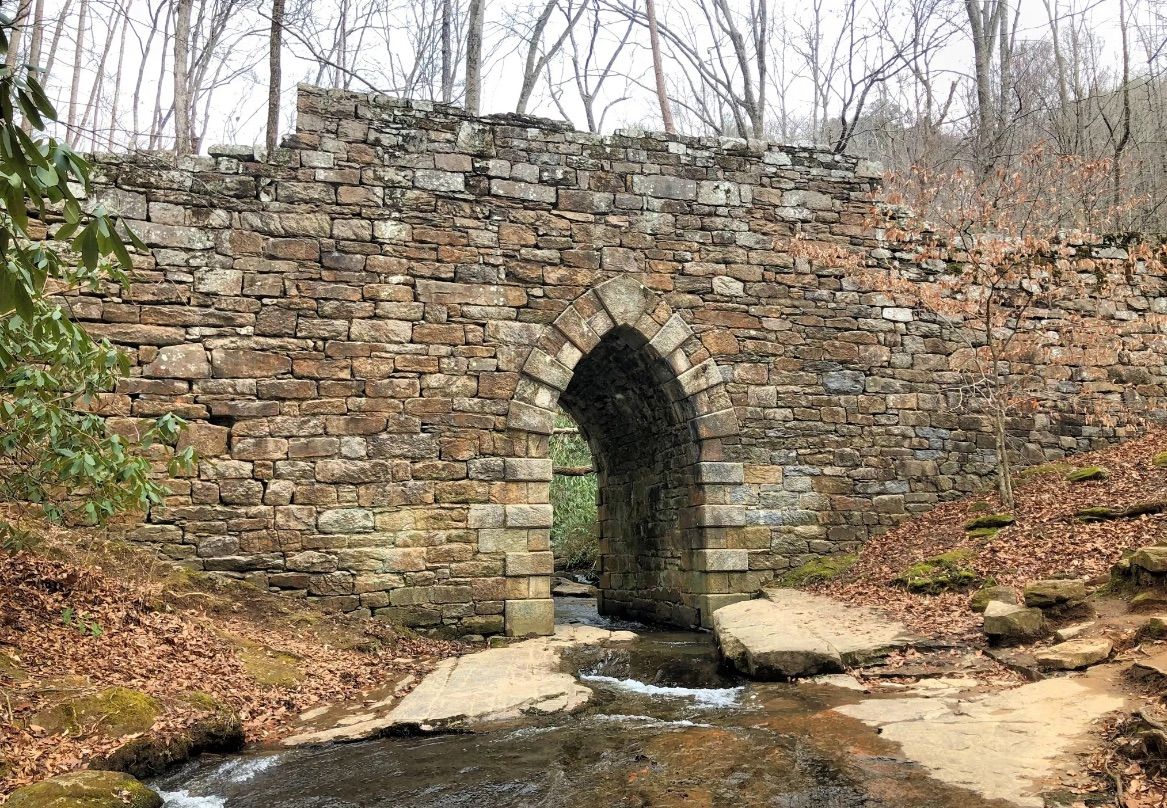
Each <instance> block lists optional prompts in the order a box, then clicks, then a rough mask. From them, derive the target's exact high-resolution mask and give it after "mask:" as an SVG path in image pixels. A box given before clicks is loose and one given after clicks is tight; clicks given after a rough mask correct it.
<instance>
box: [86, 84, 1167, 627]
mask: <svg viewBox="0 0 1167 808" xmlns="http://www.w3.org/2000/svg"><path fill="white" fill-rule="evenodd" d="M285 146H286V148H285V149H283V150H281V152H280V154H279V155H277V159H275V160H273V161H271V162H264V161H261V160H259V159H257V157H256V155H255V154H254V153H253V152H252V150H250V149H246V148H241V149H237V148H221V149H212V151H211V156H210V157H198V158H188V159H185V160H183V161H182V162H181V163H180V165H179V166H178V167H174V166H173V164H170V165H166V164H163V163H161V162H159V161H158V160H152V159H151V158H149V157H144V156H137V157H133V158H128V157H120V158H108V159H105V160H103V161H102V164H101V166H100V170H99V172H98V174H99V178H98V182H99V186H100V187H99V189H98V191H97V196H98V197H99V198H100V199H101V201H103V202H104V203H105V204H106V205H107V206H108V207H109V208H112V209H113V210H115V211H117V212H120V213H122V214H123V215H125V216H126V217H128V218H129V219H130V220H131V222H130V223H131V225H132V226H133V227H134V228H135V230H136V231H137V232H138V233H139V234H140V235H141V236H142V238H143V239H144V241H145V242H146V243H147V245H148V246H149V248H150V251H149V255H146V256H142V257H141V261H140V270H141V271H140V273H139V275H140V277H139V279H138V280H137V281H136V282H135V283H134V284H133V285H132V286H131V287H130V289H129V290H128V291H127V292H124V293H123V292H120V291H118V290H115V289H109V290H104V292H103V294H101V295H95V296H88V297H83V298H80V299H79V300H78V302H77V305H76V312H77V315H78V316H79V317H80V318H81V319H83V320H85V321H87V324H88V327H89V328H90V329H91V330H92V332H93V333H94V334H96V335H98V336H103V337H108V338H110V339H111V340H113V341H115V342H118V343H120V344H123V345H125V346H127V348H128V349H129V350H130V351H131V353H132V355H133V357H134V360H135V371H134V375H133V378H131V379H128V380H127V381H126V382H125V383H124V384H122V385H121V387H120V388H119V390H118V391H117V393H116V394H115V395H112V396H110V397H109V400H108V401H107V402H106V406H107V410H106V411H107V412H108V413H109V414H110V423H111V426H112V427H113V428H115V429H118V430H122V431H125V432H133V431H134V430H135V429H136V425H137V424H136V419H137V418H139V417H150V416H155V415H158V414H159V413H161V412H166V411H173V412H177V413H178V414H180V415H182V416H183V417H185V418H188V419H189V420H190V421H191V426H190V428H189V430H188V432H187V434H186V437H185V438H184V440H186V441H188V442H190V443H193V444H194V445H195V446H196V447H197V448H198V450H199V453H200V455H201V458H202V459H201V462H200V464H199V468H198V471H197V474H195V475H194V476H192V477H190V478H188V479H181V480H174V481H172V489H173V492H174V493H173V496H172V497H171V498H170V500H169V501H168V502H167V503H166V507H164V508H160V509H157V510H155V511H154V512H153V513H151V514H150V515H149V517H148V519H147V521H146V522H145V523H144V524H142V525H141V526H139V527H137V528H135V529H133V530H132V531H131V532H130V534H129V535H130V536H131V537H132V538H134V539H136V540H140V541H143V542H149V543H151V544H154V545H156V546H158V547H159V548H160V549H161V550H162V552H164V553H165V554H167V555H168V556H170V557H172V558H175V559H180V560H182V561H183V562H185V563H190V564H192V565H196V566H198V567H200V568H202V569H206V570H212V571H220V572H224V573H227V574H233V575H242V576H247V577H249V578H251V579H253V580H255V581H256V582H257V583H260V584H261V585H264V586H268V587H273V588H276V589H280V590H285V591H288V592H290V593H295V594H299V595H306V596H308V597H313V598H318V599H320V600H321V601H323V602H324V603H325V604H326V605H328V606H330V607H332V608H336V609H340V610H344V611H348V612H357V613H362V614H371V615H374V616H377V617H385V618H388V619H396V620H402V621H404V622H406V623H408V624H410V625H414V626H417V627H419V628H423V629H430V628H435V629H436V628H443V629H444V630H448V631H453V632H464V633H483V634H486V633H495V632H501V631H507V632H509V633H512V634H524V633H528V632H531V631H537V632H545V631H548V630H550V624H551V614H552V603H551V600H550V597H549V587H550V575H551V572H552V564H553V559H552V555H551V552H550V545H549V528H550V526H551V523H552V519H553V515H552V512H551V506H550V505H549V504H548V486H549V480H550V479H551V473H552V472H551V462H550V460H549V458H548V435H549V434H550V432H551V428H552V419H553V416H554V412H555V410H556V408H557V407H559V406H561V407H563V408H564V409H565V410H567V411H568V412H569V413H570V414H571V415H572V416H573V417H574V419H575V420H576V421H577V422H578V423H579V424H580V426H581V428H582V430H583V432H584V434H585V435H586V437H587V438H588V440H589V442H590V443H591V446H592V448H593V451H594V453H595V455H596V458H597V465H598V468H599V474H600V487H601V493H600V498H601V503H600V519H601V533H602V550H603V553H604V560H603V575H602V583H601V586H602V595H601V598H602V608H603V609H604V610H605V611H607V612H609V613H615V614H626V615H630V616H634V617H641V618H648V619H654V620H662V621H667V622H673V623H679V624H684V625H690V624H692V625H696V624H708V622H709V616H710V613H711V612H712V610H713V609H715V608H717V607H718V606H720V605H722V604H725V603H728V602H731V601H733V600H736V599H740V598H742V597H746V596H748V595H749V593H752V592H753V591H755V590H756V589H757V588H758V586H759V585H760V584H762V583H763V582H764V581H766V580H767V579H769V578H770V577H772V576H773V575H774V574H775V573H776V572H781V571H782V570H784V569H787V568H789V567H791V566H794V565H798V564H801V563H803V562H805V561H807V560H808V559H810V558H812V557H813V556H815V555H818V554H824V553H833V552H838V551H848V550H853V549H855V548H856V547H857V546H858V544H859V543H860V542H862V541H863V540H864V539H865V538H866V537H868V536H869V535H871V533H872V532H873V531H877V530H881V529H884V528H886V527H888V526H890V525H893V524H895V523H896V522H897V521H898V520H900V519H902V518H904V517H905V515H907V514H910V513H913V512H918V511H921V510H924V509H926V508H928V507H930V506H931V505H933V504H935V503H936V502H938V501H940V500H942V499H945V498H949V497H953V496H956V495H959V494H961V493H963V492H968V491H973V490H976V489H978V488H980V487H981V486H982V485H983V477H984V475H985V473H986V472H987V471H988V470H989V469H991V467H992V453H991V446H992V442H991V439H989V438H988V437H987V433H985V432H984V431H983V430H982V429H981V426H982V424H981V423H980V420H979V419H978V418H977V417H976V415H975V414H968V413H964V412H962V411H960V410H959V409H957V408H956V407H955V406H954V403H955V402H954V401H953V400H952V398H951V396H950V394H949V393H947V392H946V391H947V389H948V388H949V387H950V386H951V383H952V381H953V380H954V378H955V377H956V376H955V374H954V373H952V372H951V370H950V362H951V357H952V355H953V352H954V350H955V348H956V345H957V344H956V343H954V342H953V341H952V340H951V338H950V337H949V336H948V335H946V332H945V331H944V330H943V329H942V328H941V327H940V326H939V325H938V324H937V323H935V322H933V321H931V320H930V319H929V318H928V317H926V316H925V315H924V314H923V313H922V312H919V311H913V310H911V309H910V308H905V307H902V306H897V305H896V303H895V301H894V300H892V299H890V298H889V297H887V296H886V295H885V294H882V293H880V292H878V291H871V290H864V289H862V288H859V287H858V285H857V284H856V282H855V281H853V280H850V279H848V278H847V277H846V273H845V272H844V271H843V270H841V269H839V268H836V267H831V266H821V265H817V264H816V265H814V266H811V265H809V264H808V263H807V262H806V261H804V260H802V259H798V260H796V259H794V258H793V257H792V256H791V254H790V252H789V250H787V249H786V248H785V247H784V245H786V244H788V242H789V239H790V238H791V237H793V236H795V235H796V234H800V233H801V234H806V235H810V236H812V237H814V238H816V239H819V240H826V241H837V242H841V243H847V244H853V245H859V246H862V247H871V248H877V249H880V250H882V249H884V247H885V246H886V245H880V244H878V243H877V242H875V241H874V236H875V234H874V233H871V232H869V231H868V230H867V229H866V227H865V221H866V217H867V214H868V210H869V207H870V202H871V196H872V193H873V192H874V191H875V190H876V187H877V177H876V176H875V175H876V174H877V171H876V170H875V169H874V168H873V167H871V166H868V165H866V164H864V163H862V162H857V161H856V160H854V159H851V158H848V157H844V156H839V155H835V154H830V153H826V152H821V151H816V150H814V149H810V148H800V147H787V146H779V145H775V144H768V143H761V142H756V141H748V142H747V141H734V140H724V139H721V140H718V139H697V138H687V137H666V136H664V135H657V134H649V135H616V136H613V137H605V138H600V137H596V136H591V135H587V134H581V133H577V132H572V131H568V130H566V129H564V128H563V127H561V126H558V125H556V124H553V123H550V122H547V121H542V120H537V119H528V118H521V119H520V118H514V117H501V118H480V119H475V118H470V117H467V116H466V115H465V114H464V113H462V112H461V111H459V110H455V109H451V108H445V107H437V106H433V105H429V104H425V103H412V104H410V103H405V102H401V101H396V100H392V99H387V98H382V97H372V96H366V95H359V94H353V93H345V92H334V91H329V92H325V91H321V90H317V89H313V88H307V87H305V88H301V90H300V98H299V116H298V122H297V130H296V133H295V134H294V135H291V136H290V137H289V138H288V139H287V141H286V142H285ZM885 254H886V253H875V255H876V256H877V257H879V256H880V255H885ZM1106 257H1107V256H1106V255H1091V254H1089V251H1085V250H1084V254H1083V263H1082V265H1081V270H1082V272H1083V273H1086V274H1089V273H1097V272H1101V273H1102V274H1106V272H1110V269H1107V267H1108V264H1107V262H1106V260H1105V259H1106ZM1130 280H1132V281H1133V282H1132V283H1129V284H1125V285H1122V286H1121V287H1120V288H1119V289H1118V290H1117V291H1115V292H1112V293H1108V296H1107V299H1106V300H1085V301H1082V303H1081V305H1082V306H1086V307H1090V308H1091V309H1098V310H1100V311H1101V313H1102V314H1103V315H1104V316H1106V317H1110V318H1115V319H1117V320H1119V321H1121V322H1122V323H1124V328H1125V334H1124V337H1123V339H1122V340H1121V341H1119V342H1116V343H1115V344H1112V345H1107V346H1106V347H1105V348H1103V349H1100V350H1098V351H1097V352H1095V353H1094V354H1091V355H1086V354H1083V353H1082V352H1080V351H1079V352H1074V351H1069V350H1068V351H1066V352H1064V354H1062V355H1059V356H1056V357H1054V360H1055V364H1049V365H1046V366H1043V367H1042V368H1039V369H1038V370H1039V371H1040V372H1041V373H1042V374H1043V376H1044V378H1045V379H1046V380H1047V381H1048V384H1049V389H1050V392H1051V394H1052V395H1054V396H1055V397H1057V396H1061V397H1069V396H1072V395H1073V394H1074V393H1076V392H1078V391H1080V390H1083V389H1091V390H1095V391H1102V392H1104V393H1105V394H1106V395H1110V396H1112V397H1113V398H1114V399H1115V400H1116V401H1122V400H1123V399H1124V397H1125V398H1127V399H1130V398H1132V397H1136V396H1137V397H1140V398H1141V400H1143V401H1145V402H1150V404H1151V405H1152V406H1158V405H1159V404H1161V401H1162V396H1163V392H1164V384H1165V382H1167V374H1165V370H1164V361H1163V357H1164V353H1163V348H1164V346H1163V344H1162V335H1160V334H1158V333H1157V331H1156V328H1155V327H1154V326H1153V325H1151V324H1150V323H1149V322H1148V323H1146V324H1144V323H1143V317H1142V315H1144V314H1145V313H1146V312H1148V311H1151V310H1154V311H1158V312H1163V311H1167V299H1165V298H1164V297H1162V295H1163V294H1164V291H1163V283H1162V279H1161V278H1157V277H1149V276H1139V277H1135V278H1133V279H1130ZM1038 315H1039V316H1040V317H1042V318H1043V319H1044V327H1046V328H1050V329H1055V330H1056V329H1058V328H1060V327H1065V325H1066V324H1067V323H1068V322H1070V320H1068V319H1067V318H1066V317H1065V312H1040V313H1038ZM1055 409H1056V408H1055ZM1013 427H1014V431H1015V434H1016V435H1017V437H1018V438H1019V439H1020V440H1021V443H1022V444H1024V448H1023V450H1022V451H1021V454H1022V459H1023V460H1026V461H1037V460H1044V459H1047V458H1051V457H1058V456H1061V455H1062V454H1063V453H1065V452H1067V451H1074V450H1079V449H1085V448H1089V447H1091V446H1093V445H1095V443H1096V442H1099V441H1102V440H1106V439H1108V438H1110V437H1113V435H1114V434H1115V433H1114V430H1113V429H1108V428H1104V427H1102V426H1094V425H1091V424H1089V423H1085V422H1083V421H1082V420H1081V419H1074V418H1067V417H1057V418H1053V417H1051V416H1049V415H1046V414H1038V415H1035V416H1034V417H1033V418H1031V419H1027V420H1025V421H1024V422H1018V423H1016V424H1014V425H1013Z"/></svg>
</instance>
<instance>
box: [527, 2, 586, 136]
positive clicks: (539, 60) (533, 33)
mask: <svg viewBox="0 0 1167 808" xmlns="http://www.w3.org/2000/svg"><path fill="white" fill-rule="evenodd" d="M557 8H559V0H547V3H546V4H545V5H544V6H543V10H542V11H541V12H540V13H539V16H538V17H537V18H536V19H535V20H534V22H533V23H532V24H531V26H530V30H529V31H528V32H527V33H526V35H525V36H523V39H524V41H525V44H526V46H527V55H526V59H525V60H524V64H523V83H522V86H521V87H520V88H519V100H518V103H517V104H516V105H515V112H517V113H519V114H523V113H525V112H526V111H527V105H528V104H529V103H530V102H531V94H532V93H534V91H535V84H536V82H537V81H538V80H539V77H540V76H542V75H543V72H544V71H545V70H546V69H547V65H548V64H550V62H551V60H552V59H553V58H555V55H556V54H557V53H559V50H560V49H561V48H562V47H563V43H564V42H566V41H567V39H568V37H569V36H571V32H572V30H573V29H574V28H575V26H576V23H578V22H579V19H580V17H581V16H582V15H583V13H584V10H585V9H586V8H587V5H586V4H585V3H580V4H579V5H578V6H577V7H575V8H574V9H573V8H571V6H570V5H569V6H568V9H567V11H566V12H565V16H566V21H565V24H564V29H563V31H562V33H560V34H559V36H558V37H557V38H556V39H555V40H554V41H553V42H551V43H550V44H548V45H547V46H546V47H542V48H541V47H540V46H541V45H542V42H543V35H544V33H545V32H546V30H547V24H548V23H549V22H550V21H551V15H552V14H553V13H554V12H555V9H557Z"/></svg>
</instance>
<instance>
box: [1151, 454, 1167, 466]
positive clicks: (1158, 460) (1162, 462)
mask: <svg viewBox="0 0 1167 808" xmlns="http://www.w3.org/2000/svg"><path fill="white" fill-rule="evenodd" d="M1151 465H1153V466H1154V467H1155V468H1157V469H1167V452H1159V453H1158V454H1157V455H1155V456H1154V457H1152V458H1151Z"/></svg>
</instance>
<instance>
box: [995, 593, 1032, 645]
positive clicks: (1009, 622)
mask: <svg viewBox="0 0 1167 808" xmlns="http://www.w3.org/2000/svg"><path fill="white" fill-rule="evenodd" d="M984 632H985V634H987V635H988V637H989V640H990V642H993V643H996V644H997V645H1013V644H1015V643H1022V642H1029V641H1030V640H1036V639H1039V638H1041V637H1044V636H1045V635H1046V633H1047V632H1048V629H1047V627H1046V623H1045V616H1044V615H1043V614H1042V613H1041V609H1036V608H1033V607H1027V606H1014V605H1013V604H1011V603H1001V602H1000V601H996V600H994V601H992V602H990V603H989V605H988V606H987V607H986V608H985V621H984Z"/></svg>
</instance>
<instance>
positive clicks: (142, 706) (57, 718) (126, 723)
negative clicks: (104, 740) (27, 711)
mask: <svg viewBox="0 0 1167 808" xmlns="http://www.w3.org/2000/svg"><path fill="white" fill-rule="evenodd" d="M161 712H162V707H161V705H159V704H158V702H157V701H156V700H155V699H154V698H153V697H152V696H149V695H147V694H146V693H143V692H141V691H140V690H131V689H130V688H128V687H107V688H106V689H105V690H102V691H100V692H98V693H91V694H89V695H85V696H77V697H74V698H69V699H66V700H64V701H59V702H57V703H56V704H53V705H52V706H50V707H47V708H45V709H43V710H41V711H40V712H39V713H37V714H36V715H34V716H33V717H32V720H31V723H33V724H36V725H37V726H40V727H44V728H45V729H46V730H48V731H49V732H51V733H54V734H67V735H87V734H90V733H96V734H100V735H105V736H108V737H110V738H120V737H122V736H123V735H132V734H134V733H137V732H145V731H147V730H148V729H150V727H152V726H153V725H154V721H155V720H156V719H157V718H158V716H159V714H160V713H161Z"/></svg>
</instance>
